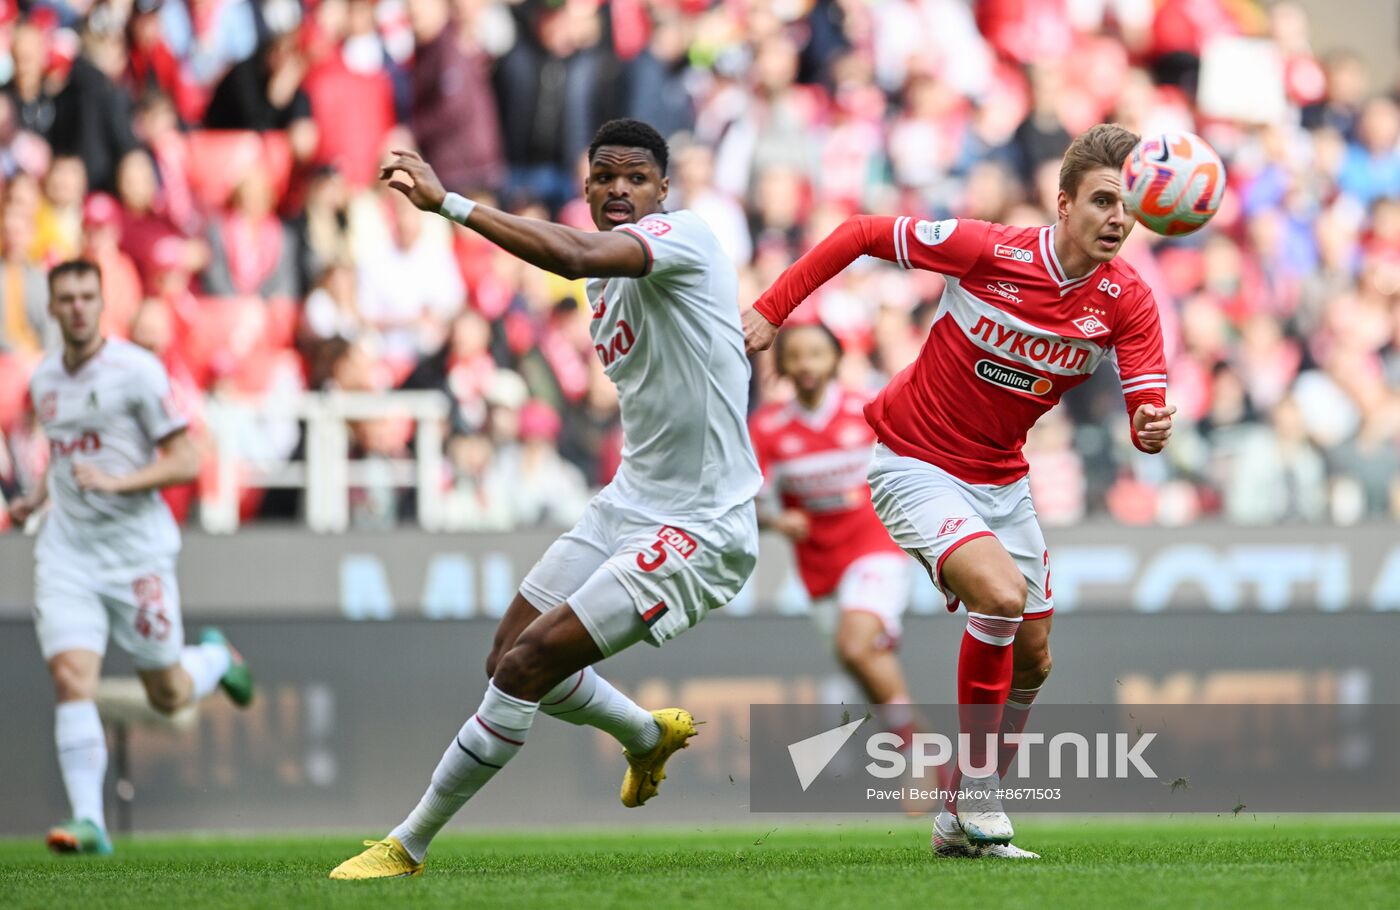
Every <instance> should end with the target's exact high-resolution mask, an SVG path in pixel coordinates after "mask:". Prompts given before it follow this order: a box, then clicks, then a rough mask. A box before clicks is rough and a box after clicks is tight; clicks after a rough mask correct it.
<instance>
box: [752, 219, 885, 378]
mask: <svg viewBox="0 0 1400 910" xmlns="http://www.w3.org/2000/svg"><path fill="white" fill-rule="evenodd" d="M894 223H895V219H893V218H876V217H873V216H870V215H852V216H851V217H850V218H847V219H846V220H845V221H843V222H841V226H840V227H838V228H837V229H836V230H834V231H832V232H831V234H830V235H829V236H828V237H827V238H826V239H825V240H823V241H822V242H821V243H819V244H817V245H816V246H814V247H812V248H811V249H810V250H808V251H807V252H806V253H804V254H803V255H802V258H800V259H798V260H797V261H796V262H794V263H793V264H792V265H790V266H788V268H787V270H786V271H784V272H783V273H782V274H781V275H779V276H778V280H777V281H775V282H773V286H772V287H770V288H769V289H768V290H766V291H764V292H763V295H762V296H760V297H759V298H758V300H757V301H755V302H754V305H753V308H752V309H750V310H746V311H745V312H744V314H743V322H744V343H745V347H747V348H748V352H749V353H750V354H753V353H755V352H757V351H762V350H764V349H766V348H767V347H768V346H769V345H770V344H772V343H773V339H774V338H775V337H777V334H778V327H779V326H781V325H782V324H783V322H784V320H786V319H787V317H788V316H789V315H790V314H791V313H792V311H793V310H795V309H797V307H798V306H799V305H800V304H801V303H802V301H804V300H806V299H807V298H808V297H809V296H811V294H812V292H813V291H815V290H816V289H817V288H819V287H821V286H822V285H823V284H826V283H827V282H828V281H830V280H831V279H832V277H834V276H835V275H836V274H837V273H838V272H840V271H841V270H842V269H844V268H845V267H846V266H848V265H850V264H851V263H852V262H855V261H856V260H857V259H859V258H860V257H861V256H866V255H872V256H880V257H881V258H883V259H889V260H891V261H893V260H894V258H895V256H894V242H893V240H892V239H891V238H892V237H893V229H894ZM877 236H878V237H881V238H885V239H886V241H887V242H885V243H883V244H880V243H877V242H876V237H877Z"/></svg>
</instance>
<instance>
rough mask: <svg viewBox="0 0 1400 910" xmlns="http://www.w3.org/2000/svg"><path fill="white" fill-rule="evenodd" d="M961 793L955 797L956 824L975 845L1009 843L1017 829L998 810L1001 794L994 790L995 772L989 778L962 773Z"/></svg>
mask: <svg viewBox="0 0 1400 910" xmlns="http://www.w3.org/2000/svg"><path fill="white" fill-rule="evenodd" d="M959 786H960V789H961V790H962V792H963V796H961V797H960V798H959V799H958V823H959V824H961V825H962V829H963V831H964V832H965V833H966V834H967V839H968V840H970V841H972V843H973V844H975V845H977V846H979V847H980V846H983V845H985V844H1009V843H1011V838H1012V836H1013V835H1014V834H1015V833H1016V829H1015V828H1013V827H1012V826H1011V819H1010V818H1008V817H1007V815H1006V813H1005V812H1003V811H1001V797H999V796H997V792H996V791H997V790H998V789H1000V788H1001V781H1000V779H998V778H997V776H996V775H995V774H992V775H990V776H988V777H968V776H967V775H966V774H964V775H963V778H962V783H961V784H960V785H959Z"/></svg>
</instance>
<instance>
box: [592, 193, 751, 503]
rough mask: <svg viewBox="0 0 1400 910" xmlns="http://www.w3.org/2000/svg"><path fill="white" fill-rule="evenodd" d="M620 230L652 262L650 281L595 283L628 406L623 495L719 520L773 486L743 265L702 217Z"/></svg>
mask: <svg viewBox="0 0 1400 910" xmlns="http://www.w3.org/2000/svg"><path fill="white" fill-rule="evenodd" d="M614 230H618V231H626V232H627V233H629V234H631V235H632V236H634V237H636V238H637V239H638V240H640V241H641V243H642V245H643V246H644V247H645V248H646V251H647V257H648V260H649V263H650V264H649V267H648V269H647V273H646V274H645V275H643V276H642V277H641V278H606V279H604V278H594V279H590V280H589V282H588V300H589V302H590V304H592V307H593V324H592V329H591V331H592V334H593V344H594V349H595V350H596V351H597V353H598V357H599V358H600V359H601V360H602V361H603V368H604V370H605V371H606V372H607V374H608V377H609V378H610V379H612V381H613V382H614V383H616V384H617V392H618V406H619V408H620V410H621V411H622V440H623V441H622V465H621V467H620V468H619V469H618V472H617V477H616V478H615V479H614V480H613V486H614V489H615V492H617V493H619V494H620V495H621V496H622V497H623V499H624V500H626V501H627V502H628V504H630V505H631V506H632V507H634V508H636V509H637V510H639V511H641V512H643V513H646V514H649V515H651V516H652V517H656V518H674V519H689V520H691V521H708V520H710V519H714V518H718V517H719V516H721V515H723V514H725V513H726V512H728V511H729V510H730V509H732V508H734V507H735V506H737V505H739V504H741V503H744V502H747V501H749V500H751V499H753V497H754V495H755V494H756V493H757V492H758V489H759V487H760V486H762V484H763V475H762V474H761V473H760V472H759V469H758V460H757V459H756V458H755V457H754V453H753V445H752V444H751V443H750V442H749V430H748V421H747V416H746V415H747V413H748V406H747V405H748V392H749V362H748V359H747V358H746V357H745V356H744V333H743V329H742V328H740V326H739V303H738V278H737V275H736V273H735V271H734V265H733V263H732V262H730V261H729V257H728V256H726V255H725V254H724V250H723V248H721V246H720V244H719V241H718V240H717V239H716V238H715V235H714V234H713V233H712V232H711V231H710V229H709V228H708V227H707V226H706V225H705V223H704V222H703V221H701V220H700V218H699V216H697V215H695V214H694V213H693V212H687V211H680V212H667V213H664V214H656V215H648V216H646V217H645V218H643V219H641V220H640V221H638V222H637V223H636V224H623V225H619V226H618V227H616V228H614Z"/></svg>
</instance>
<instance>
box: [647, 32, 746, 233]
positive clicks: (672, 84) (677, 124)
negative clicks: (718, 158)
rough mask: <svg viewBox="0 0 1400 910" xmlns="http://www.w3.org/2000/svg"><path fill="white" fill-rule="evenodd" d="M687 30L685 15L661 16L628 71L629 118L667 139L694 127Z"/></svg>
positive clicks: (691, 76) (693, 104) (691, 75)
mask: <svg viewBox="0 0 1400 910" xmlns="http://www.w3.org/2000/svg"><path fill="white" fill-rule="evenodd" d="M686 30H687V22H686V20H685V18H684V17H683V16H681V15H677V14H674V13H662V14H661V15H659V16H658V17H657V19H656V21H655V22H654V23H653V24H652V30H651V41H650V42H649V43H648V44H647V46H646V48H645V49H644V50H643V51H642V52H641V53H640V54H638V55H637V56H636V57H634V58H633V59H632V60H631V61H630V62H629V63H628V64H627V69H626V84H627V87H628V93H627V116H628V117H634V118H636V119H638V120H641V121H643V122H645V123H650V124H651V125H652V126H654V127H656V130H657V132H659V133H660V134H661V135H663V136H668V137H669V136H674V135H675V134H677V133H680V132H683V131H689V130H691V129H693V128H694V127H695V102H694V99H693V98H692V97H691V93H690V85H689V83H690V81H691V80H692V79H693V73H692V72H691V71H690V70H689V68H688V67H687V66H686ZM719 236H721V237H722V236H724V235H723V234H720V235H719Z"/></svg>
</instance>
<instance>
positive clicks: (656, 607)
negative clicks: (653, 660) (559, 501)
mask: <svg viewBox="0 0 1400 910" xmlns="http://www.w3.org/2000/svg"><path fill="white" fill-rule="evenodd" d="M757 561H758V521H757V519H756V517H755V512H754V505H753V503H752V502H746V503H743V504H741V505H738V506H735V507H734V508H733V509H731V510H730V511H728V512H726V513H725V514H724V515H721V516H720V517H719V518H716V519H714V520H712V521H703V522H684V523H682V522H672V523H665V522H660V521H657V520H656V519H655V518H650V517H648V516H646V515H643V514H641V513H640V512H638V511H637V510H636V509H634V508H631V507H630V506H628V505H627V504H626V503H625V502H623V501H622V498H621V497H620V496H619V495H618V494H617V493H616V492H615V491H614V489H613V488H612V487H611V486H608V487H605V488H603V490H602V492H600V493H599V494H598V495H597V496H594V497H593V499H592V500H591V501H590V502H589V503H588V508H587V509H586V510H585V511H584V513H583V517H582V518H580V519H579V522H578V524H576V525H575V526H574V527H573V529H572V530H570V531H568V532H566V533H565V534H564V535H563V536H562V537H560V538H559V539H558V540H556V541H555V542H554V543H553V544H551V545H550V547H549V549H548V550H546V551H545V553H544V555H543V556H541V557H540V560H539V562H537V563H535V567H534V568H533V569H531V570H530V573H529V574H528V575H526V576H525V580H524V581H523V582H521V583H520V593H521V594H522V595H523V596H524V597H525V599H526V600H528V601H529V602H530V604H531V605H532V606H533V607H535V608H536V609H537V610H539V611H540V612H544V611H546V610H551V609H553V608H554V607H557V606H558V605H559V604H561V603H564V602H566V601H567V602H568V604H569V606H570V607H572V608H573V611H574V613H575V614H577V615H578V618H579V620H580V621H582V623H583V625H584V626H585V628H587V629H588V632H589V634H590V635H591V636H592V637H593V641H594V642H595V643H596V644H597V645H598V649H599V650H601V651H602V652H603V654H604V656H609V655H612V654H616V653H617V652H618V651H621V650H622V649H623V648H626V647H628V646H630V645H633V644H635V643H637V642H639V641H643V640H646V641H649V642H650V643H651V644H654V645H660V644H661V643H662V642H664V641H667V640H668V639H671V638H675V637H676V636H677V635H679V634H681V633H682V632H684V631H685V630H686V629H689V628H691V627H692V626H694V625H695V624H696V623H698V622H699V621H700V620H702V619H704V618H705V614H706V613H708V612H709V611H710V610H713V609H717V608H719V607H722V606H724V605H725V604H727V603H729V602H730V601H731V600H733V599H734V598H735V597H736V596H738V594H739V590H740V589H741V588H743V586H744V583H745V582H746V581H748V578H749V575H750V574H751V573H752V572H753V567H754V564H755V563H756V562H757Z"/></svg>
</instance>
